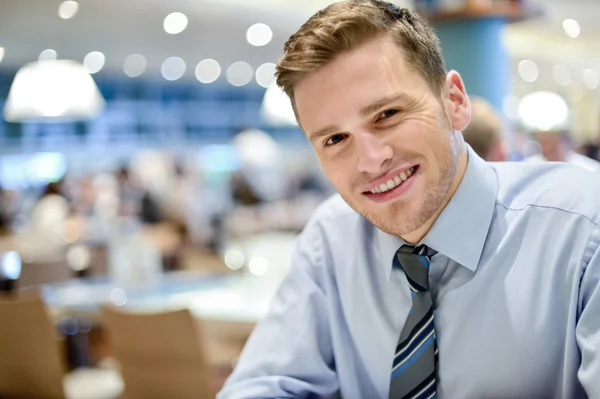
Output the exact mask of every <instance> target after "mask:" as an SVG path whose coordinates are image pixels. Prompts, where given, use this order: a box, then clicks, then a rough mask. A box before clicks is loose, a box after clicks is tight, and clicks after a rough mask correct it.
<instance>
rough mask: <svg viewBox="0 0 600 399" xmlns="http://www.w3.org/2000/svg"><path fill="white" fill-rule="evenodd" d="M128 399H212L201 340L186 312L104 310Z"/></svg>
mask: <svg viewBox="0 0 600 399" xmlns="http://www.w3.org/2000/svg"><path fill="white" fill-rule="evenodd" d="M103 318H104V324H105V326H106V329H107V332H108V339H109V343H110V344H111V346H112V350H113V353H114V355H115V357H116V359H117V360H118V361H119V363H120V364H121V370H122V374H123V379H124V381H125V397H126V398H127V399H152V398H157V399H162V398H177V399H187V398H190V399H192V398H193V399H209V398H210V399H214V397H215V395H216V387H214V386H213V384H212V370H211V368H210V366H209V364H208V361H207V357H206V354H205V353H204V345H203V338H202V336H201V335H200V331H199V329H198V328H197V324H196V321H195V319H194V318H193V316H192V314H191V313H190V312H189V311H188V310H178V311H173V312H165V313H152V314H134V313H127V312H122V311H120V310H117V309H114V308H111V307H104V308H103Z"/></svg>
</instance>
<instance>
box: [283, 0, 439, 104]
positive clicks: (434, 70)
mask: <svg viewBox="0 0 600 399" xmlns="http://www.w3.org/2000/svg"><path fill="white" fill-rule="evenodd" d="M385 36H390V37H392V38H393V39H394V41H395V42H396V44H397V45H398V46H399V48H400V49H402V50H403V52H404V54H405V55H406V59H407V61H408V64H409V65H410V66H411V67H412V68H414V70H415V71H417V72H418V73H420V74H421V75H422V76H423V78H424V79H425V80H426V81H427V83H428V85H429V87H430V88H431V90H432V91H433V93H435V94H436V95H439V94H441V90H442V87H443V85H444V81H445V77H446V67H445V65H444V59H443V57H442V52H441V48H440V42H439V39H438V38H437V36H436V35H435V33H434V32H433V29H432V28H431V26H430V25H429V24H428V23H427V22H426V21H425V20H424V19H423V18H421V17H419V16H418V15H417V14H416V13H414V12H413V11H410V10H408V9H406V8H399V7H397V6H395V5H394V4H392V3H388V2H386V1H381V0H346V1H341V2H338V3H334V4H332V5H330V6H328V7H326V8H324V9H323V10H321V11H319V12H317V13H316V14H315V15H313V16H312V17H311V18H310V19H309V20H308V21H307V22H306V23H305V24H304V25H302V27H301V28H300V29H299V30H298V31H297V32H296V33H294V34H293V35H292V36H291V37H290V38H289V40H288V41H287V42H286V44H285V47H284V54H283V57H282V58H281V60H280V61H279V63H278V65H277V71H276V74H275V76H276V78H277V84H278V85H279V86H280V87H281V88H282V89H283V91H284V92H285V93H286V94H287V95H288V97H290V99H291V100H292V103H294V88H295V86H296V85H297V84H298V82H299V81H300V80H302V79H303V78H304V77H305V76H307V75H308V74H310V73H311V72H313V71H315V70H317V69H318V68H320V67H322V66H323V65H325V64H327V63H329V62H330V61H331V60H333V59H334V58H335V57H336V56H337V55H339V54H342V53H344V52H348V51H350V50H352V49H354V48H356V47H358V46H360V45H361V44H363V43H365V42H366V41H368V40H371V39H375V38H378V37H385Z"/></svg>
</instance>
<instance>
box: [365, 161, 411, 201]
mask: <svg viewBox="0 0 600 399" xmlns="http://www.w3.org/2000/svg"><path fill="white" fill-rule="evenodd" d="M414 171H415V167H414V166H413V167H412V168H410V169H408V170H407V171H405V172H402V173H400V174H399V175H398V176H395V177H394V178H393V179H389V180H388V181H387V182H385V183H381V184H380V185H379V187H375V188H374V189H372V190H371V191H369V192H370V193H371V194H381V193H385V192H387V191H390V190H393V189H395V188H396V187H398V186H399V185H401V184H402V183H404V182H405V181H407V180H408V178H409V177H410V176H412V174H413V173H414Z"/></svg>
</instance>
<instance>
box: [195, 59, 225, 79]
mask: <svg viewBox="0 0 600 399" xmlns="http://www.w3.org/2000/svg"><path fill="white" fill-rule="evenodd" d="M219 76H221V66H220V65H219V63H218V62H217V61H215V60H212V59H210V58H209V59H206V60H202V61H200V62H199V63H198V65H196V79H198V81H199V82H200V83H212V82H214V81H215V80H217V79H218V78H219Z"/></svg>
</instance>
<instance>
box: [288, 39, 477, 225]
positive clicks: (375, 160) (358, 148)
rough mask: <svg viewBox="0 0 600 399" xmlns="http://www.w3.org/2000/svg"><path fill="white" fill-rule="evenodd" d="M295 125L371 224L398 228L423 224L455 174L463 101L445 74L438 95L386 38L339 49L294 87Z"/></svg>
mask: <svg viewBox="0 0 600 399" xmlns="http://www.w3.org/2000/svg"><path fill="white" fill-rule="evenodd" d="M294 99H295V104H296V110H297V115H298V119H299V123H300V125H301V126H302V128H303V130H304V132H305V133H306V134H307V136H308V138H309V140H310V141H311V143H312V145H313V147H314V150H315V152H316V155H317V157H318V159H319V162H320V163H321V166H322V167H323V170H324V172H325V174H326V175H327V177H328V178H329V179H330V180H331V182H332V183H333V185H334V186H335V188H336V189H337V191H338V192H339V193H340V195H341V196H342V197H343V198H344V200H345V201H346V202H347V203H348V204H349V205H350V206H351V207H352V208H353V209H355V210H356V211H357V212H359V213H360V214H362V215H363V216H365V217H366V218H367V219H368V220H370V221H371V222H372V223H373V224H374V225H376V226H377V227H379V228H380V229H382V230H383V231H386V232H388V233H390V234H394V235H398V236H403V235H406V234H409V233H411V232H413V231H415V230H417V229H418V228H419V227H421V226H422V225H423V224H424V223H426V222H427V221H428V220H429V219H430V218H431V217H432V216H433V215H434V214H435V213H436V211H437V210H438V208H440V206H441V205H442V204H443V202H444V198H445V197H446V195H447V193H448V190H449V188H450V186H451V183H452V180H453V178H454V176H455V172H456V169H457V162H458V154H459V152H461V149H460V148H459V147H460V146H461V145H462V140H461V136H460V133H458V132H456V130H462V129H464V128H465V127H466V125H467V124H468V122H469V117H470V110H469V102H468V98H467V96H466V93H465V91H464V87H463V85H462V81H461V79H460V77H459V76H458V74H456V73H455V72H451V73H450V74H449V75H448V77H447V79H446V84H445V87H444V90H443V93H442V95H441V98H440V96H439V95H435V94H434V93H433V92H432V90H431V89H430V87H429V86H428V85H427V83H426V81H425V79H424V78H422V77H421V75H420V74H419V73H417V72H415V71H414V70H413V69H412V68H410V67H409V65H408V64H407V62H406V61H405V56H404V55H403V54H402V52H401V51H400V50H399V48H398V47H397V46H396V45H395V44H394V42H393V41H392V39H390V38H378V39H375V40H372V41H369V42H367V43H366V44H364V45H362V46H360V47H358V48H356V49H354V50H352V51H350V52H348V53H344V54H341V55H339V56H338V57H336V58H335V59H334V60H333V61H331V62H330V63H328V64H326V65H325V66H323V67H322V68H319V69H318V70H316V71H315V72H313V73H311V74H310V75H308V76H307V77H306V78H304V79H303V80H302V81H301V82H300V83H299V84H298V85H297V86H296V88H295V97H294Z"/></svg>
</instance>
